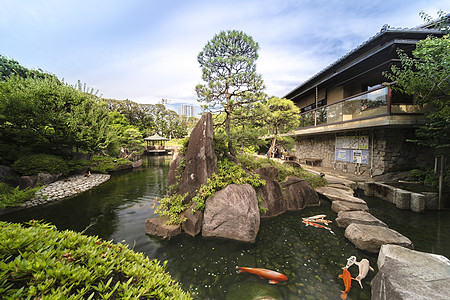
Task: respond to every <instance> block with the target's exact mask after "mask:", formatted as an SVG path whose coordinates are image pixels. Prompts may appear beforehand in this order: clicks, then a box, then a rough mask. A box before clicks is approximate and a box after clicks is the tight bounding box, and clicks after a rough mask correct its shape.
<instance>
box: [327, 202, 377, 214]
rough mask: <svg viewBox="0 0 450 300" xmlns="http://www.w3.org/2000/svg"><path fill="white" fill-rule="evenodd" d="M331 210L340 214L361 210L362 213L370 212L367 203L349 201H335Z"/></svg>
mask: <svg viewBox="0 0 450 300" xmlns="http://www.w3.org/2000/svg"><path fill="white" fill-rule="evenodd" d="M331 209H332V210H333V211H334V212H336V213H339V212H340V211H352V210H360V211H369V207H368V206H367V204H366V203H364V204H362V203H353V202H347V201H333V202H332V203H331Z"/></svg>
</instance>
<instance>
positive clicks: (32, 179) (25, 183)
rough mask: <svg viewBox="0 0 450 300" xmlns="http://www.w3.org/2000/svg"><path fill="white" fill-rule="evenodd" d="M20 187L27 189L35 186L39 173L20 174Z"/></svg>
mask: <svg viewBox="0 0 450 300" xmlns="http://www.w3.org/2000/svg"><path fill="white" fill-rule="evenodd" d="M18 183H19V187H20V189H25V188H27V187H34V186H36V183H37V175H34V176H20V178H19V182H18Z"/></svg>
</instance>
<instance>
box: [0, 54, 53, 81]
mask: <svg viewBox="0 0 450 300" xmlns="http://www.w3.org/2000/svg"><path fill="white" fill-rule="evenodd" d="M11 76H20V77H22V78H27V77H32V78H46V77H54V78H56V76H54V75H51V74H49V73H46V72H44V71H42V70H41V69H39V70H33V69H28V68H26V67H24V66H22V65H21V64H19V62H17V61H15V60H14V59H8V58H6V57H5V56H3V55H0V81H5V80H6V79H8V78H9V77H11Z"/></svg>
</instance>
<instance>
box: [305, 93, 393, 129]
mask: <svg viewBox="0 0 450 300" xmlns="http://www.w3.org/2000/svg"><path fill="white" fill-rule="evenodd" d="M389 95H390V91H389V87H380V88H378V89H376V90H371V91H369V92H366V93H361V94H358V95H356V96H354V97H350V98H346V99H343V100H341V101H339V102H336V103H333V104H329V105H326V106H322V107H319V108H316V109H313V110H310V111H307V112H304V113H302V114H300V127H309V126H317V125H322V124H333V123H339V122H346V121H352V120H357V119H364V118H370V117H375V116H381V115H386V114H390V112H391V106H390V100H389Z"/></svg>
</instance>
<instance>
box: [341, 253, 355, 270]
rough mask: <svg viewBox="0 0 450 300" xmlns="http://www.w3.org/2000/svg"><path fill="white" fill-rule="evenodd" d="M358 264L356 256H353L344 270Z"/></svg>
mask: <svg viewBox="0 0 450 300" xmlns="http://www.w3.org/2000/svg"><path fill="white" fill-rule="evenodd" d="M355 263H356V256H354V255H352V256H350V257H349V258H348V259H347V265H346V266H345V267H343V268H342V269H348V268H350V267H351V266H353V265H354V264H355Z"/></svg>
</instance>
